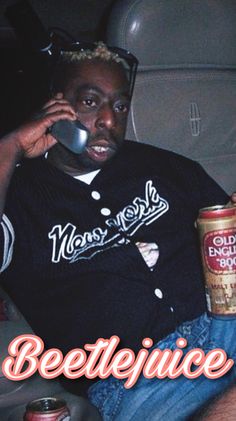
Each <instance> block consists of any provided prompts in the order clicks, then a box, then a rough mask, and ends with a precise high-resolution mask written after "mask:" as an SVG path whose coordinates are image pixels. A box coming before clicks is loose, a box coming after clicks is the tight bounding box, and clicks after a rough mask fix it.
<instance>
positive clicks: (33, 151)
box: [5, 93, 77, 158]
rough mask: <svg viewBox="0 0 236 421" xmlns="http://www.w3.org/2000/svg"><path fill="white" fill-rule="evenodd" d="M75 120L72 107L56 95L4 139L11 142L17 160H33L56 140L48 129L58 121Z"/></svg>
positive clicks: (60, 96)
mask: <svg viewBox="0 0 236 421" xmlns="http://www.w3.org/2000/svg"><path fill="white" fill-rule="evenodd" d="M63 119H67V120H71V121H74V120H76V119H77V115H76V112H75V110H74V109H73V107H72V106H71V105H70V103H69V102H68V101H66V100H65V99H63V94H61V93H58V94H57V95H56V96H55V97H54V98H52V99H51V100H49V101H48V102H47V103H46V104H45V105H44V107H43V108H42V110H41V111H40V113H39V114H38V115H37V116H36V117H35V118H34V119H33V120H31V121H30V122H28V123H26V124H23V125H22V126H21V127H19V128H18V129H16V130H15V131H13V132H12V133H10V134H9V135H8V136H6V137H5V141H7V142H12V144H14V149H15V151H16V153H17V154H18V156H19V158H21V157H22V156H24V157H27V158H35V157H37V156H40V155H43V154H44V153H45V152H47V151H48V150H49V149H50V148H51V147H52V146H53V145H54V144H55V143H56V139H55V138H54V137H53V136H52V135H51V134H50V132H49V131H48V129H49V128H50V127H51V126H52V125H53V124H54V123H56V121H59V120H63Z"/></svg>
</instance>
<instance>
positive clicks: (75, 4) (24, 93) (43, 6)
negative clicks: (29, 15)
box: [0, 0, 116, 135]
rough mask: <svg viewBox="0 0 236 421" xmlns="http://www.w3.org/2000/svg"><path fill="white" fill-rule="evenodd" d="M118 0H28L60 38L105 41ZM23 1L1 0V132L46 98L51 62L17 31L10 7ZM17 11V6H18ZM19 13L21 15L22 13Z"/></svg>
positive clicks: (20, 120)
mask: <svg viewBox="0 0 236 421" xmlns="http://www.w3.org/2000/svg"><path fill="white" fill-rule="evenodd" d="M115 1H116V0H67V1H66V0H28V2H29V4H30V5H31V6H32V8H33V10H34V12H35V13H36V14H37V16H38V18H39V19H40V21H41V23H42V24H43V26H44V28H45V29H46V30H47V31H49V29H50V28H52V27H56V28H60V29H61V30H63V31H65V34H63V33H61V32H59V31H57V30H56V31H55V33H56V34H57V35H56V38H55V40H56V41H58V40H59V41H60V40H61V38H62V36H63V38H65V39H66V40H67V41H69V39H70V38H69V36H68V35H67V34H69V35H70V36H71V37H72V38H73V39H74V40H77V41H94V40H100V39H102V40H104V39H105V37H106V24H107V19H108V17H109V14H110V10H111V8H112V6H113V4H114V3H115ZM15 4H18V5H19V4H20V3H19V0H0V60H1V61H0V98H1V99H0V135H2V134H5V133H7V132H8V131H10V130H11V129H13V128H15V127H16V126H17V125H19V124H20V123H21V122H22V121H24V120H25V119H27V118H28V117H29V115H30V114H31V113H33V112H35V110H37V109H38V108H40V106H41V104H42V103H43V102H44V101H45V99H46V98H47V94H48V81H49V77H50V69H51V67H50V66H51V63H49V61H50V60H49V59H48V54H47V53H46V54H45V53H39V52H38V51H37V48H36V49H35V48H33V47H32V45H31V41H32V39H31V38H32V36H31V31H30V30H29V36H28V37H27V39H26V38H25V39H22V37H21V36H20V35H19V33H17V32H16V31H15V30H14V28H13V26H12V22H10V20H9V19H8V18H7V16H6V11H7V8H8V7H10V6H12V5H15ZM14 10H15V9H14ZM18 16H19V15H18Z"/></svg>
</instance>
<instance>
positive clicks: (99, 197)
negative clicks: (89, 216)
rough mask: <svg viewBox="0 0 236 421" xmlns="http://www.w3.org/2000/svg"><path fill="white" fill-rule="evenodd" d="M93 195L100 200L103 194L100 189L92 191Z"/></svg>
mask: <svg viewBox="0 0 236 421" xmlns="http://www.w3.org/2000/svg"><path fill="white" fill-rule="evenodd" d="M91 196H92V198H93V199H94V200H99V199H101V195H100V193H98V191H95V190H94V191H92V193H91Z"/></svg>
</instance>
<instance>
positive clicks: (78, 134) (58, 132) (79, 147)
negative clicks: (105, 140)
mask: <svg viewBox="0 0 236 421" xmlns="http://www.w3.org/2000/svg"><path fill="white" fill-rule="evenodd" d="M51 134H52V136H53V137H55V139H56V140H57V141H58V142H60V143H61V144H62V145H63V146H65V147H66V148H67V149H69V150H70V151H71V152H73V153H76V154H80V153H82V152H83V150H84V149H85V147H86V145H87V141H88V137H89V131H88V129H87V128H86V127H85V126H84V125H83V124H82V123H80V121H78V120H77V121H70V120H59V121H57V122H56V123H55V124H53V126H52V128H51Z"/></svg>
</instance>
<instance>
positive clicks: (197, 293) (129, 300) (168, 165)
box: [0, 44, 235, 421]
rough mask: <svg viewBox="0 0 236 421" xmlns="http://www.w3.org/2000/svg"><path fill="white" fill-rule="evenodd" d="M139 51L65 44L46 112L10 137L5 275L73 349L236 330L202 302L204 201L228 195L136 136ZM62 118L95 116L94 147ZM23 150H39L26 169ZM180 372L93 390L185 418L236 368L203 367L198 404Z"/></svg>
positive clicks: (147, 415) (34, 317)
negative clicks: (78, 149) (70, 135)
mask: <svg viewBox="0 0 236 421" xmlns="http://www.w3.org/2000/svg"><path fill="white" fill-rule="evenodd" d="M126 56H127V53H125V52H124V53H121V52H120V53H119V54H118V55H117V53H114V52H113V51H111V50H107V48H106V47H105V46H104V45H101V44H99V45H98V46H92V47H91V46H90V47H89V48H82V49H81V48H80V49H79V51H78V52H77V53H76V52H74V51H73V52H64V53H63V54H62V61H61V63H60V64H59V66H58V67H57V69H56V71H55V75H54V86H53V88H54V91H55V92H56V94H55V95H54V97H53V98H52V99H50V100H49V101H48V102H47V104H46V105H45V106H44V108H43V110H42V113H41V115H40V116H39V117H37V119H35V120H33V121H31V122H29V123H27V124H25V125H23V126H22V127H20V128H19V129H18V130H15V131H14V132H12V133H11V134H9V135H7V136H5V137H4V138H3V139H2V141H1V144H0V148H1V151H0V152H1V153H0V160H1V162H0V178H1V183H0V185H1V190H0V197H1V201H0V203H1V212H3V211H4V215H3V217H2V233H1V235H2V239H1V244H2V256H3V259H2V260H3V262H2V272H3V273H2V280H1V282H2V284H3V286H4V287H5V288H6V290H7V291H8V292H9V293H10V295H11V296H12V297H14V299H15V301H16V303H17V305H18V306H19V308H20V310H21V311H22V312H23V313H24V315H25V316H26V318H27V320H28V321H29V323H30V324H31V325H32V327H33V329H34V331H35V333H36V334H37V335H39V336H40V337H41V338H42V339H43V340H44V341H45V343H46V345H47V347H57V348H59V349H61V350H62V352H63V353H66V352H68V351H69V350H71V349H72V348H78V347H83V346H84V344H86V343H93V342H95V341H96V340H97V339H98V338H100V337H102V338H109V337H110V336H111V335H117V336H119V337H120V339H121V342H120V346H121V347H131V348H132V349H133V350H135V351H137V350H138V349H139V348H140V347H141V346H142V345H141V344H142V339H143V338H144V337H150V338H152V339H153V341H154V343H157V342H158V341H159V340H160V339H162V338H165V339H164V340H163V341H162V342H159V343H158V347H160V348H162V349H165V348H169V347H170V348H172V349H173V347H174V346H175V340H176V338H178V337H180V336H184V337H185V338H186V339H187V340H188V342H189V346H190V347H208V346H210V347H213V348H216V347H221V346H226V344H225V342H224V337H225V335H223V338H222V337H221V336H222V332H226V331H227V335H228V336H227V339H228V341H229V343H230V340H231V339H232V337H233V335H234V334H235V331H234V329H235V326H234V322H230V323H228V324H227V326H225V323H224V322H222V321H213V322H212V320H211V319H210V318H207V317H206V316H201V314H202V313H203V312H204V311H205V298H204V288H203V279H202V278H203V277H202V270H201V265H200V260H199V246H198V242H197V236H196V230H195V228H194V221H195V220H196V218H197V214H198V210H199V208H202V207H205V206H209V205H213V204H215V203H222V204H225V203H226V202H227V201H228V197H227V195H226V194H225V193H224V192H223V191H222V190H221V189H220V188H219V187H218V186H217V185H216V184H215V183H214V182H213V180H211V179H210V178H209V177H208V176H207V175H206V174H205V172H204V171H203V170H202V169H201V167H200V166H199V165H198V164H195V163H193V162H192V161H190V160H188V159H185V158H183V157H180V156H177V155H176V154H173V153H171V152H167V151H163V150H158V149H155V148H153V147H150V146H144V145H141V144H135V143H133V142H128V141H125V142H124V135H125V129H126V123H127V116H128V111H129V104H130V100H131V94H132V86H133V79H134V78H133V74H131V77H130V78H129V77H127V63H128V58H127V57H126ZM128 64H129V63H128ZM131 73H132V72H131ZM62 119H67V120H69V121H71V122H73V121H76V120H77V119H78V120H79V121H80V122H81V123H82V124H84V126H85V127H86V128H87V129H88V130H89V132H90V136H89V140H88V144H87V147H86V148H85V150H84V151H83V152H82V153H81V154H80V155H76V154H73V153H72V152H70V151H69V150H67V149H66V148H65V147H64V146H62V145H60V144H59V143H57V142H56V139H55V138H53V136H52V135H51V133H50V130H49V129H50V128H51V127H52V125H53V124H54V123H56V122H57V121H59V120H62ZM46 152H48V153H47V155H46V157H45V156H44V155H45V153H46ZM22 158H35V159H28V160H26V161H25V162H23V163H22V164H21V165H20V166H18V167H17V168H16V169H15V166H16V164H18V163H19V162H20V161H21V160H22ZM196 318H197V320H195V321H194V319H196ZM186 321H190V322H187V323H186V324H182V323H183V322H186ZM178 326H179V327H178ZM176 327H178V330H177V331H175V328H176ZM174 331H175V332H174ZM171 332H174V333H171ZM213 333H214V335H213ZM168 334H170V336H166V335H168ZM230 335H231V336H230ZM210 349H211V348H210ZM227 351H228V349H227ZM233 352H234V350H233ZM231 355H234V354H231ZM85 380H86V379H85ZM177 380H179V381H178V383H177V385H179V388H177V386H176V382H175V381H168V382H166V379H165V380H163V381H160V380H159V381H158V380H155V382H154V381H148V380H146V379H143V380H141V382H138V383H137V387H134V388H133V389H130V390H129V391H126V390H125V389H124V387H123V383H122V382H121V381H118V380H117V379H113V378H109V379H107V380H106V381H100V382H96V383H95V385H93V386H92V387H90V389H89V396H90V399H91V401H92V402H93V403H94V404H95V405H96V406H98V408H99V410H100V411H101V413H102V416H103V418H104V420H112V419H116V420H129V421H130V420H131V419H133V420H135V421H139V420H143V419H150V420H151V419H153V420H157V419H161V417H162V416H169V417H170V418H171V419H178V418H177V417H181V418H179V419H185V418H186V417H187V416H188V415H190V414H191V413H192V412H194V410H195V409H196V408H197V407H198V406H199V405H200V404H201V403H203V402H204V401H205V400H206V399H207V398H210V397H211V396H213V395H214V394H216V393H217V392H218V390H219V389H220V390H221V389H222V388H223V387H225V384H228V383H229V382H230V381H231V377H230V378H228V376H225V377H224V378H223V379H221V380H222V381H221V382H220V381H219V382H218V381H217V382H214V386H213V383H212V385H211V386H212V387H210V388H209V384H207V383H206V382H205V380H206V379H200V378H199V382H198V383H200V382H201V381H203V384H204V385H203V388H202V389H203V392H202V393H201V398H200V399H199V401H198V402H197V401H196V395H195V393H190V398H191V405H190V404H189V405H187V404H186V401H185V402H184V403H183V401H182V404H181V400H180V396H185V395H186V396H187V394H188V393H187V391H188V390H189V389H192V382H191V380H188V379H177ZM82 383H83V382H82V379H79V381H78V382H76V385H78V390H79V392H81V391H82ZM182 383H184V384H183V386H182ZM186 383H187V384H186ZM208 383H209V381H208ZM205 385H206V386H205ZM152 388H153V389H152ZM208 389H210V391H209V393H208ZM177 391H180V394H178V396H177V397H176V392H177ZM172 396H173V397H174V400H171V399H172V398H171V397H172ZM121 397H123V399H121ZM170 398H171V399H170ZM168 399H170V401H169V403H168ZM160 403H161V408H160ZM173 408H174V409H173ZM175 408H177V411H176V409H175ZM175 417H176V418H175Z"/></svg>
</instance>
